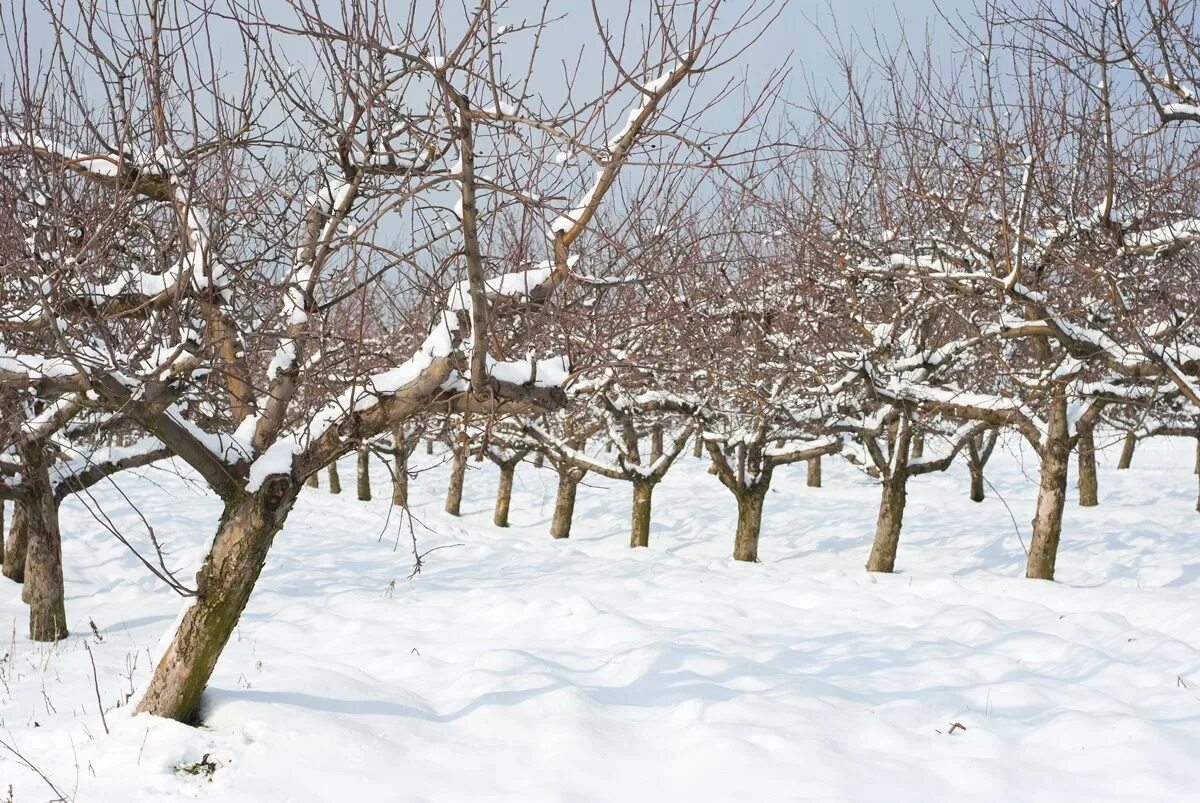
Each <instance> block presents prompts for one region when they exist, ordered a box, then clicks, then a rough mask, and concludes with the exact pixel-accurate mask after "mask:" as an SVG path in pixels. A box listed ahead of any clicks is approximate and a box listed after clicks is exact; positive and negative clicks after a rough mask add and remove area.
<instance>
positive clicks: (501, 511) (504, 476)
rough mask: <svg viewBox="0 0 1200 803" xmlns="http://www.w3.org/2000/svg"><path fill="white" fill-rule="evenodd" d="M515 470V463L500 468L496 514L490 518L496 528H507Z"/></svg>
mask: <svg viewBox="0 0 1200 803" xmlns="http://www.w3.org/2000/svg"><path fill="white" fill-rule="evenodd" d="M516 470H517V466H516V464H515V463H505V464H503V465H501V466H500V485H499V486H498V487H497V488H496V512H495V514H494V515H493V516H492V523H493V524H495V525H496V526H497V527H507V526H508V508H509V504H510V503H511V502H512V486H513V474H515V473H516Z"/></svg>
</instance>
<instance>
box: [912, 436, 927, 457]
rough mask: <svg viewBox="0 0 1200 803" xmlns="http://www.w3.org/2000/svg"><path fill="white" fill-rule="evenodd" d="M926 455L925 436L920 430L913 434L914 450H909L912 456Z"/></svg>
mask: <svg viewBox="0 0 1200 803" xmlns="http://www.w3.org/2000/svg"><path fill="white" fill-rule="evenodd" d="M924 455H925V436H924V435H922V434H921V433H920V432H914V433H913V436H912V450H911V451H910V452H909V455H908V456H909V457H910V458H917V457H924Z"/></svg>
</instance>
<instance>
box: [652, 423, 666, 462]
mask: <svg viewBox="0 0 1200 803" xmlns="http://www.w3.org/2000/svg"><path fill="white" fill-rule="evenodd" d="M662 454H663V428H662V424H655V425H654V426H652V427H650V462H651V463H653V462H654V461H655V460H657V459H658V458H660V457H662Z"/></svg>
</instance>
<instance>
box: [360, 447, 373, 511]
mask: <svg viewBox="0 0 1200 803" xmlns="http://www.w3.org/2000/svg"><path fill="white" fill-rule="evenodd" d="M358 501H360V502H370V501H371V450H370V449H368V448H366V447H363V448H361V449H359V450H358Z"/></svg>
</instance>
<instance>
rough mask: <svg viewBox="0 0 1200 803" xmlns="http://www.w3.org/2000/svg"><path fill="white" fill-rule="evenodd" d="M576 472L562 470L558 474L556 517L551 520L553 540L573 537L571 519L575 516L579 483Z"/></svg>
mask: <svg viewBox="0 0 1200 803" xmlns="http://www.w3.org/2000/svg"><path fill="white" fill-rule="evenodd" d="M580 479H582V475H580V476H577V475H576V472H575V471H572V470H570V469H562V470H560V471H559V472H558V492H557V493H556V494H555V495H554V517H553V518H552V519H551V520H550V536H551V537H552V538H570V537H571V519H572V517H573V516H574V515H575V493H576V491H578V490H579V481H580Z"/></svg>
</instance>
